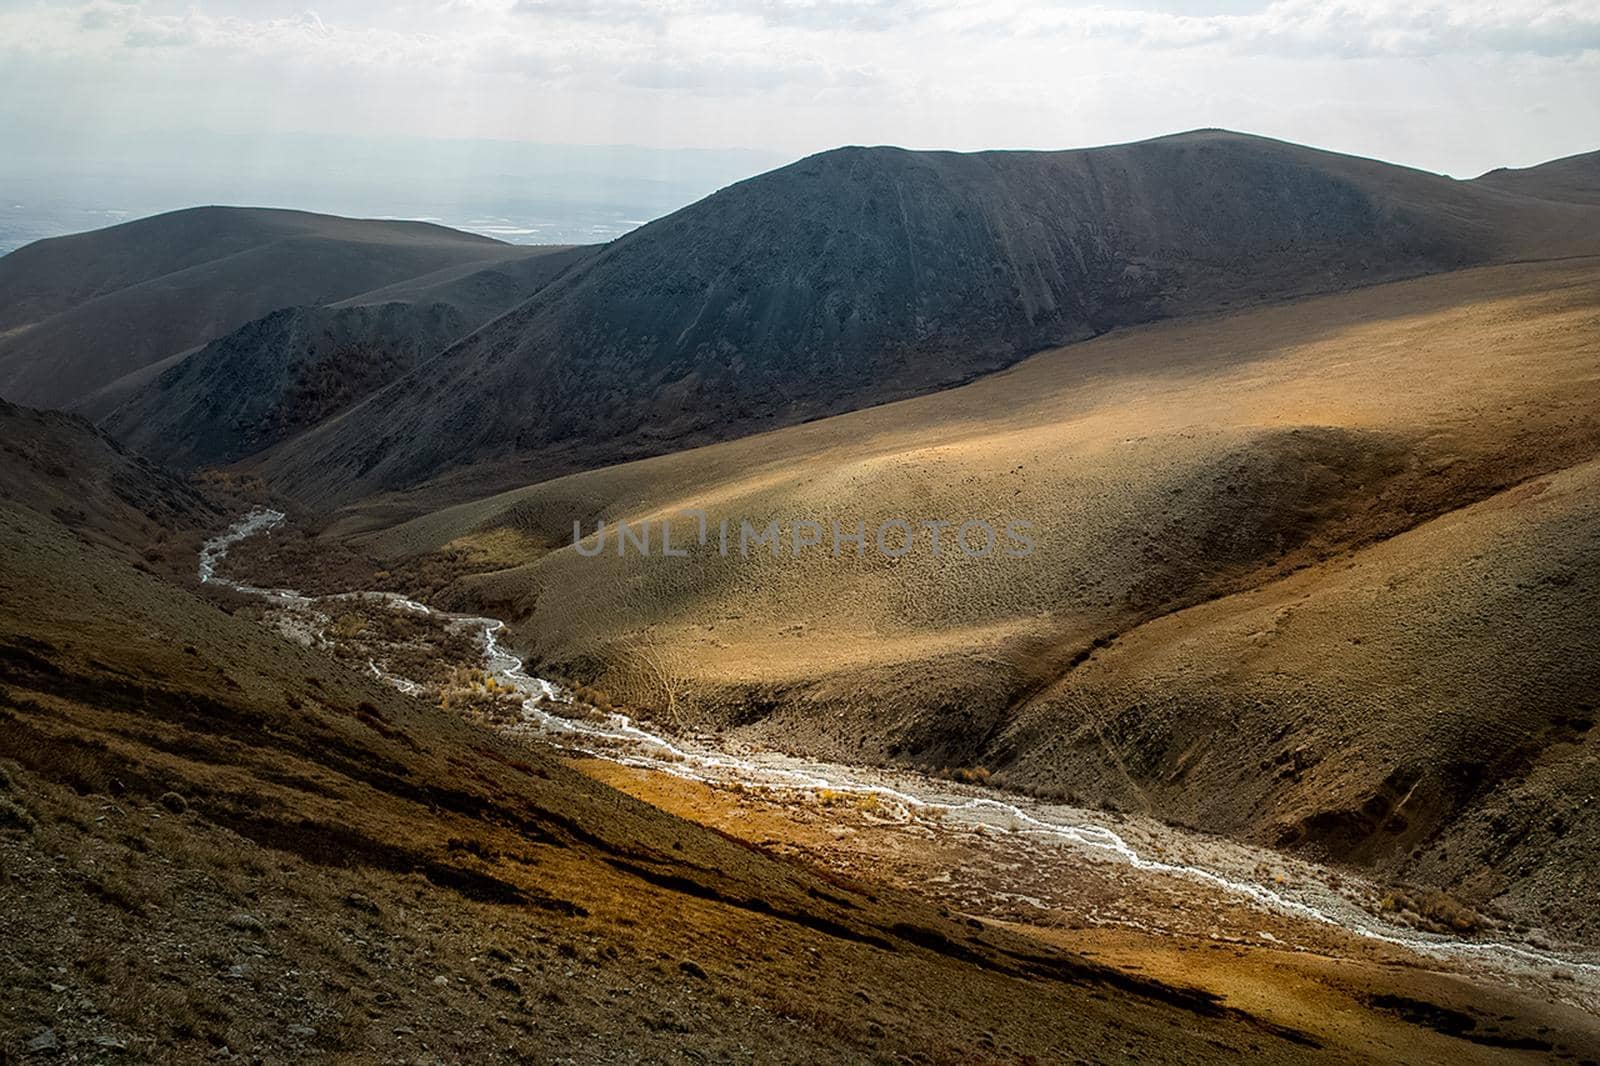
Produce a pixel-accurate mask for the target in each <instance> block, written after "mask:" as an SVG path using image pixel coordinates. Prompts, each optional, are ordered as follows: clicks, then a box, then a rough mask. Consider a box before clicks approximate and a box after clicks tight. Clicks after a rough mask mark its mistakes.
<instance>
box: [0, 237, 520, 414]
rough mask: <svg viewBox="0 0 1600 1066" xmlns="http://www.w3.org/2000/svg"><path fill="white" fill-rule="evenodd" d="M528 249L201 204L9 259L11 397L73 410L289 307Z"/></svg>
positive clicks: (7, 375)
mask: <svg viewBox="0 0 1600 1066" xmlns="http://www.w3.org/2000/svg"><path fill="white" fill-rule="evenodd" d="M524 254H526V250H525V249H519V248H516V247H513V246H511V245H506V244H502V243H501V242H499V241H495V240H491V239H489V238H487V237H479V236H475V235H473V234H467V233H460V232H457V231H455V230H449V229H445V228H443V227H441V226H434V225H429V224H427V223H421V222H384V221H368V220H357V219H345V218H335V217H332V216H328V215H313V214H307V213H304V212H299V211H277V210H267V209H263V208H236V207H202V208H194V209H192V210H187V211H176V212H173V213H171V214H165V215H157V216H155V217H152V218H146V219H140V220H138V221H136V222H129V223H126V224H124V225H120V226H113V227H111V228H109V229H104V230H96V231H94V232H92V233H83V234H77V235H74V236H70V237H55V238H51V239H49V240H43V241H38V242H37V243H34V244H30V245H28V246H26V247H24V248H20V249H18V250H17V251H15V252H12V253H11V254H9V255H7V256H4V257H3V258H0V396H4V397H5V398H7V399H9V400H11V401H13V402H16V403H25V404H30V405H32V406H40V407H67V406H71V405H72V404H74V403H75V402H78V401H80V400H83V399H85V398H86V397H88V396H90V395H91V394H92V393H94V392H95V391H96V390H99V389H102V388H104V387H106V386H108V385H110V384H111V383H112V382H114V381H116V380H117V379H119V378H122V377H124V376H125V375H128V374H132V373H135V372H137V371H140V370H142V369H144V368H147V367H150V366H152V365H154V364H158V363H160V362H161V361H162V360H166V359H170V358H172V357H174V356H176V355H178V354H179V353H182V352H185V351H188V350H190V349H192V348H195V347H198V346H200V345H203V344H205V343H206V342H208V341H210V340H213V339H215V338H217V337H219V336H222V335H224V334H226V333H229V332H231V331H232V330H234V329H237V328H238V327H240V326H242V325H243V324H245V323H246V322H249V321H250V320H252V319H255V318H258V317H260V316H261V315H264V314H266V313H268V312H270V311H274V310H277V309H278V308H282V307H288V306H292V305H301V304H321V303H328V302H331V301H336V300H341V299H345V298H347V297H351V296H355V295H358V294H360V293H364V292H368V291H370V290H372V289H375V288H378V287H380V286H384V285H392V284H395V283H397V282H402V281H405V280H407V279H410V278H415V277H418V276H419V275H423V274H428V273H432V272H434V271H439V270H443V269H447V268H450V267H457V266H462V265H464V264H468V263H477V264H480V265H482V266H488V265H490V264H491V263H493V262H495V261H497V260H501V259H506V258H517V257H520V256H522V255H524Z"/></svg>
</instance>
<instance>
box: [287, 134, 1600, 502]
mask: <svg viewBox="0 0 1600 1066" xmlns="http://www.w3.org/2000/svg"><path fill="white" fill-rule="evenodd" d="M1596 218H1600V215H1596V214H1595V213H1593V212H1591V211H1590V210H1589V209H1587V208H1583V207H1580V206H1575V205H1555V204H1548V203H1543V202H1539V201H1534V200H1530V199H1527V198H1524V197H1520V196H1515V195H1512V194H1507V193H1502V192H1499V191H1497V190H1494V189H1490V188H1485V187H1481V186H1475V185H1471V184H1465V183H1460V182H1456V181H1453V180H1451V179H1448V178H1442V177H1439V176H1436V175H1431V174H1424V173H1421V172H1418V171H1413V170H1408V169H1404V168H1400V167H1395V166H1390V165H1386V164H1382V163H1377V162H1373V161H1370V160H1362V159H1354V158H1350V157H1346V156H1339V155H1334V154H1330V153H1327V152H1318V151H1314V150H1311V149H1306V148H1301V147H1298V146H1294V145H1289V144H1284V143H1280V142H1275V141H1269V140H1264V139H1261V138H1254V137H1246V136H1241V135H1237V134H1231V133H1225V132H1221V131H1202V132H1198V133H1193V134H1185V135H1181V136H1176V137H1169V138H1163V139H1160V140H1156V141H1149V142H1142V143H1138V144H1131V145H1122V146H1116V147H1110V148H1100V149H1091V150H1086V151H1072V152H987V153H978V154H972V155H962V154H955V153H944V152H907V151H902V150H899V149H891V148H846V149H840V150H837V151H833V152H827V153H824V154H822V155H818V156H814V157H811V158H809V159H805V160H802V161H801V162H799V163H796V164H794V165H792V166H789V167H785V168H783V169H781V170H777V171H774V172H772V173H770V174H766V175H762V176H760V177H758V178H753V179H751V180H749V181H746V182H743V183H741V184H739V185H735V186H733V187H731V188H728V189H725V190H723V191H722V192H719V193H717V194H716V195H714V196H711V197H709V198H707V199H706V200H704V201H701V202H700V203H697V204H695V205H693V206H691V207H688V208H685V209H684V210H682V211H680V212H678V213H676V214H674V215H671V216H669V217H667V218H665V219H662V220H660V221H658V222H655V223H652V224H651V225H648V226H645V227H643V228H642V229H640V230H638V231H636V232H635V233H632V234H630V235H628V236H627V237H624V238H622V239H620V240H618V241H616V242H615V243H613V244H612V245H610V246H608V247H607V248H606V249H605V251H603V252H602V253H600V254H599V255H597V256H595V257H594V258H592V259H590V260H588V261H587V262H585V263H584V264H582V265H581V266H580V267H578V268H576V269H574V270H572V271H569V272H568V273H567V274H565V275H563V276H562V277H561V278H560V279H559V280H558V281H557V282H556V283H555V284H552V285H551V286H549V287H548V288H546V289H545V290H543V291H541V292H540V293H539V294H538V295H537V296H536V297H534V298H533V299H532V300H530V301H528V302H527V303H526V304H524V305H523V306H522V307H520V308H518V309H517V310H516V311H515V312H513V313H511V314H508V315H506V316H504V317H502V318H500V319H498V320H496V321H495V322H494V323H492V324H491V325H490V326H488V327H486V328H484V329H483V330H481V331H479V332H478V333H477V334H475V335H474V336H472V337H470V338H468V339H467V340H466V341H464V342H462V343H461V344H460V345H458V346H456V347H455V348H454V349H452V350H451V351H450V352H448V353H447V354H446V355H445V356H444V357H443V358H441V359H439V360H437V361H434V362H432V363H430V364H428V365H427V366H426V367H423V368H420V369H419V370H417V371H416V372H414V373H413V374H411V375H410V376H409V377H408V378H406V379H405V380H404V381H402V382H400V383H397V384H396V385H395V386H394V387H393V388H392V389H390V390H387V391H386V392H385V393H384V394H382V396H381V397H375V398H374V399H373V401H372V402H370V403H369V404H367V405H365V406H363V407H360V408H357V409H355V410H353V411H352V412H350V413H349V415H347V416H346V417H344V418H342V419H340V420H339V421H338V422H337V423H334V424H330V425H328V426H326V427H324V428H322V429H319V430H318V431H316V433H315V434H314V435H313V436H312V438H310V439H308V440H307V441H306V442H305V444H304V446H303V447H302V446H299V445H297V446H296V447H294V448H293V449H286V450H284V451H283V452H282V453H281V454H278V455H276V456H274V457H273V458H271V459H270V461H269V462H268V464H267V469H268V472H269V476H270V477H271V478H272V480H274V481H275V482H276V483H277V484H278V485H279V486H280V487H283V488H286V489H288V490H289V491H291V492H294V493H297V494H301V495H303V496H304V497H306V498H308V499H311V500H315V501H321V502H324V503H337V502H340V501H347V500H351V499H354V498H357V497H359V496H362V495H365V494H367V493H370V492H372V491H374V490H381V489H394V488H400V487H403V486H407V485H411V484H414V483H416V482H419V481H422V480H424V479H427V478H431V477H434V476H435V475H438V474H440V473H441V472H443V471H447V470H449V469H451V468H452V467H459V466H462V465H464V464H468V463H479V464H481V463H484V462H485V461H488V460H522V461H524V463H525V464H526V465H524V466H522V467H520V468H517V470H516V474H520V476H521V477H522V479H523V480H524V481H526V480H536V479H538V478H539V477H541V476H548V475H549V474H551V473H553V472H557V471H561V470H566V469H573V468H580V467H586V466H593V465H599V464H602V463H605V462H610V461H615V460H618V459H622V458H626V457H630V456H637V455H642V454H647V453H651V452H659V451H664V450H669V449H672V448H676V447H681V446H685V445H689V444H695V443H703V442H706V441H709V440H714V439H721V438H726V437H730V436H737V435H741V434H744V433H749V432H752V431H754V430H758V429H762V428H768V427H771V426H775V425H780V424H784V423H792V422H796V421H801V420H804V419H807V418H812V417H816V416H819V415H824V414H828V413H832V412H837V411H841V410H844V409H848V408H853V407H860V406H864V405H870V404H873V403H878V402H882V401H885V400H890V399H894V398H897V397H903V396H908V395H911V394H915V393H919V392H925V391H928V390H930V389H934V388H938V387H940V386H944V385H948V384H951V383H953V382H957V381H961V380H964V379H967V378H970V377H972V376H974V375H977V374H981V373H985V372H987V371H992V370H995V369H997V368H1000V367H1003V366H1006V365H1008V364H1010V363H1012V362H1014V361H1015V360H1016V359H1017V358H1018V357H1020V356H1021V355H1023V354H1025V353H1027V352H1030V351H1033V350H1036V349H1039V348H1042V347H1045V346H1049V345H1056V344H1061V343H1064V342H1068V341H1073V340H1077V339H1081V338H1084V337H1088V336H1090V335H1092V334H1094V333H1097V332H1100V331H1103V330H1107V329H1111V328H1113V327H1117V326H1123V325H1128V324H1131V323H1137V322H1143V321H1148V320H1151V319H1155V318H1160V317H1163V316H1167V315H1173V314H1179V313H1183V312H1189V311H1197V310H1205V309H1211V308H1218V307H1224V306H1227V305H1229V304H1237V303H1239V302H1246V301H1251V300H1256V299H1261V298H1267V297H1275V296H1283V295H1287V294H1291V293H1297V292H1307V291H1321V290H1331V289H1339V288H1344V287H1348V286H1352V285H1358V284H1366V283H1370V282H1375V281H1380V280H1384V279H1388V278H1394V277H1399V276H1403V275H1415V274H1423V273H1428V272H1433V271H1441V270H1450V269H1454V268H1458V267H1461V266H1465V265H1468V264H1472V263H1479V262H1485V261H1490V260H1496V259H1504V258H1516V257H1521V256H1525V255H1529V254H1540V255H1543V254H1553V253H1552V250H1553V249H1562V248H1569V247H1580V246H1582V244H1583V242H1582V239H1581V237H1575V236H1574V234H1580V235H1581V234H1582V233H1585V232H1587V233H1589V234H1591V235H1592V234H1593V233H1594V232H1595V231H1594V229H1593V227H1590V228H1588V229H1587V230H1585V229H1584V227H1583V226H1581V225H1579V223H1580V222H1592V221H1594V220H1595V219H1596ZM495 469H496V468H495V467H493V466H489V467H483V468H481V470H480V471H475V472H474V473H475V474H476V475H477V476H479V477H480V478H481V479H482V480H481V481H480V484H482V485H483V486H484V487H488V486H489V484H490V483H491V482H492V481H493V480H494V479H495V478H496V477H502V480H505V481H509V480H512V479H513V478H514V477H515V476H516V475H515V474H512V473H511V472H510V471H508V470H506V469H505V468H501V473H500V474H496V473H495V472H494V471H495Z"/></svg>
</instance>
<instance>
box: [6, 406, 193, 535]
mask: <svg viewBox="0 0 1600 1066" xmlns="http://www.w3.org/2000/svg"><path fill="white" fill-rule="evenodd" d="M0 471H3V473H4V476H3V477H0V504H14V505H17V506H21V507H27V508H29V509H31V510H33V511H37V512H38V513H40V514H42V515H47V516H49V517H51V518H53V519H55V521H57V522H59V523H60V524H62V525H63V526H66V527H67V528H68V529H70V530H72V531H73V532H74V533H76V534H77V535H78V536H79V537H80V538H82V539H84V540H87V541H92V542H94V543H97V544H103V545H111V546H116V547H122V548H127V547H128V546H130V545H135V544H138V545H147V544H149V543H151V542H153V541H154V540H156V539H157V538H159V537H162V536H163V535H164V534H167V533H173V532H179V531H185V530H190V531H192V530H198V529H200V528H202V527H204V526H206V525H211V524H215V523H216V522H218V521H219V520H220V518H221V515H220V514H219V512H218V511H217V510H216V509H215V507H214V505H213V504H212V503H211V502H210V501H208V500H206V499H205V498H204V497H202V496H201V495H199V494H198V493H196V492H195V491H194V489H192V488H191V487H190V486H189V485H188V484H186V483H185V482H183V481H181V480H179V479H178V478H176V477H173V476H172V475H171V474H170V473H168V472H167V471H165V470H163V469H161V468H160V467H158V466H155V465H154V464H152V463H151V462H149V461H148V460H147V459H144V458H143V457H141V456H138V455H134V454H132V453H130V452H129V451H128V450H127V449H126V448H124V447H123V446H122V445H120V444H118V443H117V442H116V441H114V440H112V439H111V438H110V437H108V436H106V435H105V434H104V433H101V432H100V431H99V430H97V429H95V428H94V427H93V426H92V425H90V424H89V423H88V422H86V421H84V420H83V419H82V418H79V417H78V416H77V415H70V414H64V413H62V412H60V411H35V410H32V409H30V408H26V407H18V406H16V405H15V404H9V403H6V402H5V401H4V400H0Z"/></svg>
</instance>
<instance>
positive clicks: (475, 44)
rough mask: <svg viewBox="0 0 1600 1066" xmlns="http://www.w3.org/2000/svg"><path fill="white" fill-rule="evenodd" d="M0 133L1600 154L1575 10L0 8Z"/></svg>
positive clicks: (1599, 85) (921, 5)
mask: <svg viewBox="0 0 1600 1066" xmlns="http://www.w3.org/2000/svg"><path fill="white" fill-rule="evenodd" d="M0 118H3V119H4V120H6V121H7V122H9V123H10V124H11V125H12V126H13V127H17V126H24V127H26V126H31V127H33V128H34V129H35V130H48V131H52V132H53V135H55V136H58V137H65V138H66V139H67V140H68V141H69V142H70V143H71V144H72V145H74V146H76V149H77V150H79V151H81V153H82V154H83V155H84V156H85V157H86V158H88V157H92V155H93V154H94V152H95V150H96V146H97V145H98V144H99V143H101V142H102V141H103V140H105V139H107V138H111V137H112V136H113V135H125V134H128V133H132V134H135V135H143V134H145V133H148V132H159V131H165V132H175V131H177V132H181V131H185V130H195V129H198V130H206V131H212V132H214V133H220V134H229V135H233V134H243V135H246V136H256V135H257V134H260V133H263V132H295V133H312V134H335V135H345V134H357V133H359V134H362V135H404V136H421V137H449V138H489V139H506V140H521V141H537V142H546V143H551V142H554V143H568V144H590V145H599V144H631V145H641V146H648V147H667V148H681V147H710V148H728V147H744V148H753V149H759V150H763V151H768V152H773V153H777V155H778V156H781V157H784V158H793V157H797V156H800V155H803V154H806V153H809V152H812V151H816V150H819V149H823V148H827V147H832V146H835V145H838V144H844V143H868V144H880V143H892V144H901V145H906V146H911V147H930V148H931V147H939V148H959V149H972V148H985V147H1026V148H1058V147H1075V146H1084V145H1091V144H1099V143H1107V142H1115V141H1125V140H1133V139H1137V138H1140V137H1146V136H1151V135H1155V134H1160V133H1165V132H1172V131H1176V130H1181V129H1187V128H1191V127H1196V126H1227V127H1230V128H1234V129H1241V130H1246V131H1251V132H1257V133H1264V134H1268V135H1272V136H1277V137H1283V138H1287V139H1290V140H1295V141H1301V142H1305V143H1310V144H1315V145H1319V146H1324V147H1331V148H1336V149H1340V150H1344V151H1352V152H1357V153H1360V154H1364V155H1373V156H1378V157H1382V158H1385V159H1390V160H1394V161H1397V162H1405V163H1410V164H1413V165H1416V166H1420V167H1424V168H1427V169H1430V170H1438V171H1444V172H1447V173H1452V174H1456V175H1458V176H1468V175H1472V174H1476V173H1478V172H1481V171H1483V170H1485V169H1488V168H1490V167H1493V166H1497V165H1502V164H1510V165H1526V164H1529V163H1533V162H1536V161H1540V160H1543V159H1547V158H1551V157H1554V156H1559V155H1566V154H1571V153H1573V152H1578V151H1586V150H1590V149H1594V148H1600V0H1566V2H1554V3H1543V2H1537V0H1534V2H1529V0H1465V2H1460V3H1448V4H1444V3H1433V2H1430V0H1420V2H1417V0H1354V2H1341V0H1334V2H1331V3H1324V2H1317V0H1279V2H1274V3H1267V4H1262V3H1253V2H1250V0H1215V2H1212V3H1199V2H1189V0H1103V2H1099V3H1075V2H1067V3H1026V2H1020V0H865V2H857V3H845V2H842V0H798V2H787V0H750V2H745V0H595V2H583V0H551V2H542V0H424V2H414V0H413V2H407V0H401V2H393V0H316V2H312V3H309V4H308V3H306V2H305V0H300V2H290V0H256V2H249V3H246V2H243V0H189V2H166V0H135V2H117V0H91V2H88V3H72V2H68V3H35V2H30V0H0ZM4 150H5V149H4V146H3V145H0V152H3V151H4Z"/></svg>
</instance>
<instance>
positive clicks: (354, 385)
mask: <svg viewBox="0 0 1600 1066" xmlns="http://www.w3.org/2000/svg"><path fill="white" fill-rule="evenodd" d="M519 252H520V255H519V256H518V257H516V258H506V259H503V260H500V261H497V262H495V263H494V264H493V265H492V266H490V267H487V268H485V267H483V266H482V265H481V264H479V263H476V262H474V263H471V264H468V265H467V266H466V267H453V268H449V269H447V270H443V271H438V272H435V273H434V274H430V275H427V276H425V277H422V278H418V279H414V280H410V281H406V282H402V283H400V284H397V285H391V286H385V287H384V288H382V289H378V290H375V291H374V292H370V293H363V294H361V295H359V296H356V297H353V298H351V299H349V300H344V301H341V302H339V303H337V304H332V305H328V306H322V307H291V308H284V309H282V310H279V311H274V312H272V313H271V314H269V315H266V316H264V317H262V318H259V319H256V320H254V321H251V322H248V323H246V324H245V325H243V326H240V327H239V328H238V329H237V330H235V331H233V332H232V333H230V334H228V335H227V336H226V337H222V338H219V339H217V340H215V341H212V342H211V343H210V344H208V345H206V346H205V347H204V348H202V349H200V350H199V351H197V352H195V353H193V354H191V355H189V356H186V357H185V358H183V359H182V360H180V361H178V362H177V363H176V364H175V365H173V366H171V367H168V368H167V369H165V370H163V371H161V373H160V374H159V375H158V376H156V377H155V378H154V379H153V380H152V381H150V382H149V383H148V384H146V385H144V386H143V387H140V388H138V389H137V390H136V391H134V393H133V394H132V395H131V396H130V397H129V398H128V399H127V400H126V401H125V402H123V403H122V404H121V405H120V406H118V407H117V408H116V409H115V410H113V411H112V412H111V413H110V414H109V415H107V416H106V417H105V418H102V419H101V420H100V425H101V426H102V427H103V428H105V429H106V430H107V431H108V432H110V433H112V434H113V435H115V436H116V437H118V438H119V439H121V440H123V441H125V442H126V443H127V444H128V445H129V446H130V447H132V448H135V449H137V450H138V451H140V452H141V453H143V454H145V455H149V456H150V457H152V458H154V459H156V460H158V461H160V462H163V463H167V464H170V465H173V466H176V467H179V468H182V469H190V468H194V467H197V466H218V465H225V464H228V463H232V462H235V461H237V460H240V459H243V458H245V457H247V456H250V455H253V454H255V453H256V452H258V451H261V450H263V449H265V448H268V447H271V446H272V445H274V444H277V443H278V442H280V441H282V440H285V439H286V438H288V437H291V436H293V435H294V434H296V433H298V432H301V431H303V430H305V429H308V428H310V427H312V426H315V425H317V424H318V423H320V422H321V421H323V420H324V419H327V418H330V417H332V416H333V415H336V414H337V413H339V412H340V411H343V410H344V409H346V408H348V407H349V406H351V405H352V404H354V403H357V402H359V401H360V400H362V399H364V398H365V397H366V396H367V395H369V394H370V393H372V392H375V391H376V390H378V389H380V388H382V387H383V386H385V385H387V384H389V383H390V382H391V381H393V380H395V379H396V378H398V377H401V376H402V375H404V374H405V373H406V372H408V371H410V370H411V369H413V368H414V367H416V366H418V365H419V364H421V363H423V362H425V361H426V360H428V359H431V358H433V357H434V356H435V355H437V354H438V353H439V352H441V351H443V350H444V349H445V348H446V347H448V346H449V345H450V343H451V342H453V341H456V340H458V339H460V338H461V337H462V336H464V335H466V334H467V333H469V332H471V331H472V330H473V329H474V328H476V327H477V326H479V325H482V324H483V323H484V322H485V321H486V320H488V319H490V318H492V317H494V316H495V315H497V314H499V313H500V312H502V311H505V310H507V309H508V308H510V307H512V306H515V305H516V304H517V303H520V302H521V301H522V300H523V299H526V298H527V296H529V295H530V294H531V293H533V292H536V291H537V290H538V289H540V288H541V287H543V286H544V285H545V284H547V283H548V282H549V280H550V279H551V278H553V277H555V276H557V275H559V274H560V273H561V272H562V271H563V270H566V269H567V268H568V267H570V266H571V264H573V263H574V262H577V261H579V260H581V259H582V258H583V257H584V256H585V255H588V254H590V249H587V248H561V247H557V246H551V247H548V248H545V247H541V248H523V249H519Z"/></svg>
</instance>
